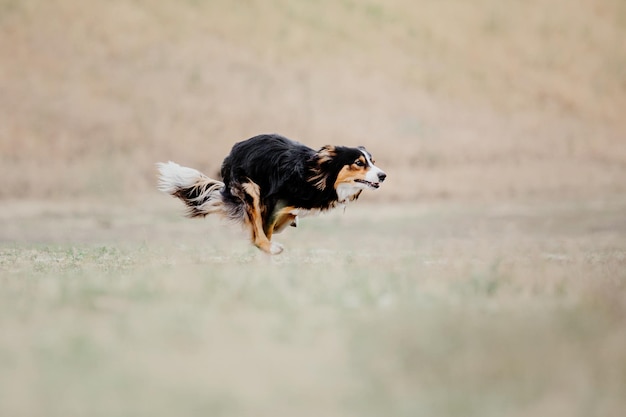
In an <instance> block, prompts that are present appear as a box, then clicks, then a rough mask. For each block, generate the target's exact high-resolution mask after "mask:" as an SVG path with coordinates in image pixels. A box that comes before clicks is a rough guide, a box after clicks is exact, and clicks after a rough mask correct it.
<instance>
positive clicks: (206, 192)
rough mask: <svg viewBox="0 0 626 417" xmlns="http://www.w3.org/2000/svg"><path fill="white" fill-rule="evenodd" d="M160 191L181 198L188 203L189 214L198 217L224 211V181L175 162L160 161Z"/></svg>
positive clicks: (158, 166)
mask: <svg viewBox="0 0 626 417" xmlns="http://www.w3.org/2000/svg"><path fill="white" fill-rule="evenodd" d="M156 165H157V168H158V170H159V183H158V186H157V188H158V189H159V191H162V192H164V193H167V194H170V195H172V196H174V197H177V198H179V199H181V200H182V201H183V202H184V203H185V204H186V205H187V209H188V210H187V216H188V217H198V216H206V215H207V214H211V213H217V212H221V213H223V212H224V202H223V200H222V193H221V191H222V189H223V188H224V183H223V182H221V181H217V180H214V179H212V178H209V177H207V176H206V175H204V174H203V173H201V172H200V171H197V170H195V169H193V168H187V167H183V166H180V165H178V164H177V163H175V162H172V161H169V162H167V163H164V162H159V163H157V164H156Z"/></svg>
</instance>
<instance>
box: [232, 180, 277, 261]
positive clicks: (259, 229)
mask: <svg viewBox="0 0 626 417" xmlns="http://www.w3.org/2000/svg"><path fill="white" fill-rule="evenodd" d="M241 188H242V190H243V192H244V193H245V206H246V216H247V223H248V225H249V226H250V230H251V232H252V243H253V244H254V245H255V246H256V247H257V248H259V249H261V250H262V251H264V252H267V253H269V254H272V255H276V254H279V253H281V252H282V251H283V247H282V245H280V244H279V243H276V242H271V241H270V239H271V236H272V234H271V232H270V233H269V236H268V235H266V234H265V231H264V228H263V215H262V213H261V202H260V200H261V194H260V189H259V186H258V185H257V184H255V183H254V182H252V181H249V182H244V183H242V184H241Z"/></svg>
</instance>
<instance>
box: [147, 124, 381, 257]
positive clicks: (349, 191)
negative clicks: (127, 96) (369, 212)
mask: <svg viewBox="0 0 626 417" xmlns="http://www.w3.org/2000/svg"><path fill="white" fill-rule="evenodd" d="M157 166H158V169H159V172H160V177H159V186H158V188H159V190H161V191H163V192H165V193H167V194H171V195H173V196H175V197H178V198H180V199H181V200H182V201H183V202H184V203H185V204H186V205H187V207H188V211H187V215H188V217H198V216H203V217H204V216H206V215H207V214H212V213H219V214H222V215H224V216H225V217H227V218H229V219H232V220H235V221H237V222H240V223H243V224H244V225H246V226H247V227H248V228H249V229H250V231H251V234H252V243H254V245H256V246H257V247H258V248H259V249H261V250H263V251H265V252H267V253H271V254H278V253H280V252H282V250H283V247H282V246H281V245H280V244H278V243H276V242H272V241H271V239H272V235H273V234H274V233H278V232H280V231H281V230H282V229H283V228H284V227H286V226H287V225H291V226H296V225H297V222H298V216H299V215H304V214H307V213H310V212H319V211H324V210H329V209H331V208H334V207H336V206H338V205H342V204H344V203H347V202H348V201H352V200H356V199H357V198H358V197H359V195H360V194H361V192H362V191H363V190H366V189H376V188H378V187H379V186H380V183H381V182H383V181H384V180H385V178H386V176H387V175H386V174H385V173H384V172H383V171H382V170H381V169H380V168H378V167H376V166H375V165H374V161H373V159H372V156H371V155H370V153H369V152H367V150H365V148H363V147H358V148H349V147H345V146H332V145H326V146H324V147H322V148H321V149H320V150H318V151H315V150H313V149H311V148H309V147H308V146H305V145H303V144H301V143H298V142H295V141H293V140H290V139H287V138H285V137H282V136H279V135H276V134H272V135H259V136H255V137H253V138H250V139H248V140H245V141H243V142H239V143H236V144H235V146H233V148H232V150H231V152H230V154H229V155H228V156H227V157H226V158H225V159H224V162H223V163H222V169H221V176H222V180H223V181H218V180H214V179H211V178H209V177H207V176H206V175H204V174H202V173H201V172H199V171H197V170H195V169H192V168H186V167H182V166H180V165H178V164H176V163H174V162H167V163H158V164H157Z"/></svg>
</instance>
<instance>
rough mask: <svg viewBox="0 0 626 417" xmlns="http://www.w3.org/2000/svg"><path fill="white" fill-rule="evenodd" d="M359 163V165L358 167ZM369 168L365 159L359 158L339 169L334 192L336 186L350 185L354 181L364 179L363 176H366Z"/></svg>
mask: <svg viewBox="0 0 626 417" xmlns="http://www.w3.org/2000/svg"><path fill="white" fill-rule="evenodd" d="M359 163H360V165H359ZM368 169H369V166H368V164H367V161H366V160H365V157H363V156H359V157H358V158H357V159H356V160H355V161H354V162H353V163H352V164H350V165H346V166H344V167H343V168H341V171H339V174H338V175H337V180H336V181H335V185H334V186H335V190H336V189H337V186H338V185H339V184H342V183H348V184H349V183H352V182H354V180H356V179H361V180H364V179H365V175H366V174H367V170H368Z"/></svg>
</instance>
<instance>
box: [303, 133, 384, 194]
mask: <svg viewBox="0 0 626 417" xmlns="http://www.w3.org/2000/svg"><path fill="white" fill-rule="evenodd" d="M313 162H314V164H313V168H312V172H313V175H312V176H311V177H310V178H309V181H311V182H312V183H313V184H314V185H315V186H316V187H317V188H318V189H320V190H325V189H328V187H332V188H333V189H334V190H335V191H336V192H337V197H338V201H340V202H343V201H346V200H354V199H355V198H357V197H358V196H359V194H361V191H363V190H367V189H376V188H378V187H380V183H382V182H383V181H385V178H387V174H385V173H384V172H383V170H382V169H380V168H378V167H377V166H376V165H374V160H373V159H372V155H371V154H370V153H369V152H368V151H367V150H366V149H365V148H364V147H362V146H359V147H358V148H349V147H345V146H333V145H326V146H324V147H322V148H321V149H320V150H319V151H318V152H317V154H316V155H315V158H314V161H313Z"/></svg>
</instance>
